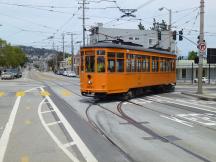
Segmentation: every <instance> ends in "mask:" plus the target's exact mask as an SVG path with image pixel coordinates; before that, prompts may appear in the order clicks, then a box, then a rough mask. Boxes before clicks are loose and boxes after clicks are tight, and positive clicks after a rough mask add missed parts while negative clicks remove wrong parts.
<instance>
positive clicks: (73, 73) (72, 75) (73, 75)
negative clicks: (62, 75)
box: [67, 71, 76, 77]
mask: <svg viewBox="0 0 216 162" xmlns="http://www.w3.org/2000/svg"><path fill="white" fill-rule="evenodd" d="M67 76H68V77H76V74H75V72H74V71H68V74H67Z"/></svg>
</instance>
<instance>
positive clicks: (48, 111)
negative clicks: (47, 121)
mask: <svg viewBox="0 0 216 162" xmlns="http://www.w3.org/2000/svg"><path fill="white" fill-rule="evenodd" d="M44 103H45V102H44ZM51 112H54V110H47V111H42V112H41V114H46V113H51Z"/></svg>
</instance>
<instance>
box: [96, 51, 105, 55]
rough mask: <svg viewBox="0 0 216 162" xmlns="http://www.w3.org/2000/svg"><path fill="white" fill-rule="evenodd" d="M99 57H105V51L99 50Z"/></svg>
mask: <svg viewBox="0 0 216 162" xmlns="http://www.w3.org/2000/svg"><path fill="white" fill-rule="evenodd" d="M97 55H105V51H104V50H97Z"/></svg>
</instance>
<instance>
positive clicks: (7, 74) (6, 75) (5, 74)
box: [1, 70, 14, 80]
mask: <svg viewBox="0 0 216 162" xmlns="http://www.w3.org/2000/svg"><path fill="white" fill-rule="evenodd" d="M1 79H2V80H3V79H14V74H13V73H12V72H11V71H9V70H6V71H4V72H3V73H2V75H1Z"/></svg>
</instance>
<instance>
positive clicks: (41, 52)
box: [18, 46, 57, 57]
mask: <svg viewBox="0 0 216 162" xmlns="http://www.w3.org/2000/svg"><path fill="white" fill-rule="evenodd" d="M18 47H20V48H21V49H22V51H23V52H24V53H26V54H27V55H28V57H33V56H40V57H47V56H49V55H53V54H55V53H57V51H55V50H50V49H45V48H35V47H31V46H18Z"/></svg>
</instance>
